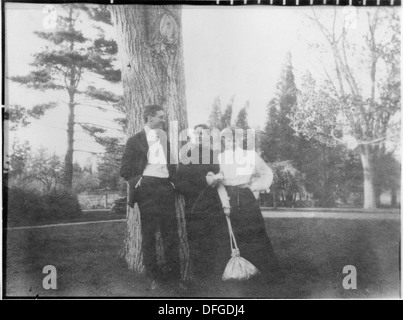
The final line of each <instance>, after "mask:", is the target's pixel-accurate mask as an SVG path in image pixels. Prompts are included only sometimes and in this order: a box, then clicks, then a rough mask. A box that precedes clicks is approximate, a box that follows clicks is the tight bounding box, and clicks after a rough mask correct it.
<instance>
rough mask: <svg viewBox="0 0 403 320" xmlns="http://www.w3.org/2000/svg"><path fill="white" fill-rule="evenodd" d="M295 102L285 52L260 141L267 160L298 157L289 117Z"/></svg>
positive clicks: (291, 74)
mask: <svg viewBox="0 0 403 320" xmlns="http://www.w3.org/2000/svg"><path fill="white" fill-rule="evenodd" d="M296 103H297V88H296V85H295V77H294V72H293V67H292V63H291V54H290V53H287V55H286V61H285V64H284V66H283V69H282V72H281V75H280V78H279V81H278V82H277V85H276V96H275V97H274V98H273V99H272V100H271V101H270V102H269V105H268V120H267V123H266V127H265V133H266V135H265V136H264V138H263V141H262V155H263V157H264V159H266V161H268V162H274V161H286V160H292V161H295V160H296V159H297V158H298V145H299V140H300V138H299V137H298V136H297V135H296V134H295V131H294V129H293V128H292V127H291V125H290V122H291V120H290V119H289V115H290V114H291V110H292V109H293V107H294V106H295V104H296ZM294 165H295V164H294Z"/></svg>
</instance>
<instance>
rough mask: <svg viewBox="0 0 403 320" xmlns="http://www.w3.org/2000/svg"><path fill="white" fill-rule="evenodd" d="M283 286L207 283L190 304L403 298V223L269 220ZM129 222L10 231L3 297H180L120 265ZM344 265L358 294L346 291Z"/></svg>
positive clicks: (275, 283) (354, 291) (269, 230)
mask: <svg viewBox="0 0 403 320" xmlns="http://www.w3.org/2000/svg"><path fill="white" fill-rule="evenodd" d="M265 221H266V227H267V231H268V234H269V236H270V238H271V240H272V244H273V247H274V249H275V251H276V253H277V255H278V259H279V261H280V264H281V268H282V270H283V272H284V275H285V276H284V279H279V280H278V281H274V282H273V283H270V284H268V285H265V286H249V287H240V286H238V285H233V284H228V283H222V282H213V281H211V282H206V283H205V287H204V288H200V289H198V290H194V291H189V292H188V293H187V294H186V296H189V297H260V298H398V297H399V292H400V286H399V283H400V280H399V263H400V262H399V250H400V249H399V242H400V223H399V221H396V220H345V219H316V218H292V219H290V218H288V219H283V218H269V219H266V220H265ZM124 231H125V223H124V222H108V223H100V224H89V225H75V226H63V227H51V228H43V229H24V230H8V231H5V232H7V242H6V243H5V245H6V253H5V254H6V257H5V258H6V270H5V271H4V272H5V277H6V282H5V285H4V290H5V292H4V294H5V296H8V297H13V296H30V297H35V296H37V295H38V296H61V297H67V296H81V297H85V296H109V297H112V296H114V297H175V296H176V297H178V296H180V295H178V294H177V293H173V292H171V291H169V290H168V289H167V288H165V289H164V288H163V289H160V290H155V291H153V292H150V291H149V290H148V289H147V287H148V286H147V283H146V281H145V280H144V279H143V278H142V277H141V276H136V275H134V274H132V273H130V272H129V271H127V270H126V266H125V263H124V262H123V261H122V260H120V259H119V258H118V253H119V250H120V248H121V245H122V239H123V237H124ZM46 265H53V266H55V267H56V269H57V289H56V290H44V289H43V287H42V279H43V278H44V276H45V274H42V269H43V267H44V266H46ZM345 265H354V266H355V267H356V269H357V286H358V288H357V289H356V290H345V289H343V286H342V281H343V278H344V277H345V274H343V273H342V270H343V267H344V266H345Z"/></svg>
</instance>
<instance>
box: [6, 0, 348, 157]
mask: <svg viewBox="0 0 403 320" xmlns="http://www.w3.org/2000/svg"><path fill="white" fill-rule="evenodd" d="M56 9H57V7H56ZM310 10H311V9H310V8H309V7H297V8H295V7H294V8H293V7H272V6H247V7H246V6H245V7H243V6H239V7H228V6H226V7H218V6H200V7H198V6H184V7H183V10H182V24H183V30H182V32H183V43H184V62H185V79H186V102H187V111H188V123H189V126H190V127H192V126H194V125H196V124H198V123H203V122H207V120H208V115H209V113H210V110H211V106H212V104H213V101H214V99H215V98H216V97H217V96H218V97H220V100H221V105H222V107H223V108H224V107H225V106H226V104H227V103H228V101H229V100H230V98H231V97H232V96H235V101H234V110H233V118H235V117H236V115H237V114H238V111H239V110H240V109H241V108H242V107H243V106H244V105H245V103H246V102H247V101H249V109H248V121H249V124H250V126H252V127H260V128H263V127H264V125H265V122H266V121H267V111H266V107H267V104H268V102H269V101H270V99H271V98H273V97H274V94H275V88H276V83H277V81H278V79H279V76H280V72H281V68H282V66H283V64H284V62H285V57H286V54H287V52H290V53H291V55H292V64H293V67H294V74H295V76H296V82H297V86H298V84H299V82H300V79H301V76H302V74H303V73H305V71H306V70H308V69H309V70H310V71H311V73H313V74H315V72H319V66H318V63H317V60H315V59H316V58H315V57H314V55H312V51H311V50H309V49H308V47H307V44H306V39H308V38H312V37H314V38H315V37H316V36H319V35H317V34H315V33H314V30H313V29H312V27H310V26H309V25H308V19H307V18H306V15H307V14H308V13H310ZM316 10H317V11H318V12H321V10H322V11H323V10H327V11H329V10H330V9H329V7H327V8H325V7H320V8H317V9H316ZM342 10H343V8H340V12H341V11H342ZM344 16H345V15H344ZM5 17H6V30H5V31H6V33H5V35H6V74H7V75H8V76H14V75H24V74H27V73H28V71H29V70H30V66H29V63H30V62H32V60H33V57H32V54H33V53H35V52H38V51H39V50H40V49H41V47H43V45H44V44H45V42H44V41H42V40H40V39H38V37H36V36H35V35H34V34H33V31H35V30H37V31H46V30H45V27H46V23H47V22H46V21H48V20H46V18H47V17H49V13H48V12H47V11H46V7H45V5H44V4H10V3H7V4H6V13H5ZM341 19H343V16H341ZM83 24H84V26H85V24H86V21H83ZM107 36H110V37H112V38H113V37H114V30H113V28H111V29H110V30H109V31H108V32H107ZM91 81H93V83H94V84H99V82H98V80H97V79H95V78H94V79H92V80H90V82H91ZM101 85H105V86H106V85H107V84H101ZM107 89H109V90H114V91H115V92H116V93H118V94H121V93H122V87H121V85H117V86H113V87H111V86H109V85H108V87H107ZM65 95H66V93H62V94H61V95H55V94H54V93H51V94H50V93H49V92H46V93H41V92H38V91H34V90H30V89H27V88H25V87H23V86H21V85H19V84H16V83H13V82H9V81H6V105H7V104H20V105H22V106H24V107H27V108H30V107H32V106H33V105H34V104H38V103H41V102H46V101H49V99H50V98H51V99H56V100H63V99H64V100H66V96H65ZM117 116H119V114H117V113H114V112H112V111H108V112H102V111H99V110H97V109H95V108H90V107H87V108H80V109H78V108H77V118H78V119H79V120H81V121H84V122H92V123H97V124H100V125H103V126H107V127H110V128H113V129H111V130H110V131H109V132H110V134H111V135H114V134H119V132H118V131H117V130H118V129H119V128H118V126H117V125H116V124H115V123H114V122H113V118H115V117H117ZM66 123H67V108H66V107H65V106H63V105H60V107H58V108H56V109H53V110H49V111H48V112H47V113H46V115H45V116H43V117H42V118H41V119H40V120H35V121H33V122H32V124H31V125H29V126H28V127H26V128H23V129H20V130H19V131H18V132H16V133H13V134H10V138H9V143H10V142H11V141H12V140H13V139H15V138H18V139H19V140H20V141H21V142H22V141H24V140H29V141H30V143H31V145H32V146H34V148H38V147H40V146H42V147H45V148H47V149H48V151H49V152H50V153H53V152H55V153H56V154H59V155H61V156H63V155H64V153H65V151H66V145H67V134H66V131H65V130H66V127H67V125H66ZM76 128H77V126H76ZM77 129H78V128H77ZM75 148H76V149H80V150H87V151H93V152H102V151H103V149H102V148H101V147H100V146H98V145H97V144H96V143H94V142H93V141H92V139H91V138H90V137H88V136H87V135H85V134H83V133H82V132H80V130H77V132H76V142H75ZM91 157H92V160H91ZM74 160H75V161H77V162H79V163H80V164H85V163H87V162H91V161H92V162H94V161H95V160H96V159H95V158H94V157H93V156H92V155H91V154H90V153H87V152H82V151H80V152H76V153H75V154H74Z"/></svg>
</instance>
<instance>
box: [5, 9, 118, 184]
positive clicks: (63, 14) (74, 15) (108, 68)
mask: <svg viewBox="0 0 403 320" xmlns="http://www.w3.org/2000/svg"><path fill="white" fill-rule="evenodd" d="M58 13H59V15H58V21H57V27H56V29H55V30H53V31H51V32H43V31H40V32H39V31H36V32H34V33H35V35H36V36H38V37H39V38H41V39H43V40H45V41H46V42H47V43H48V45H46V47H44V48H43V50H42V51H40V52H37V53H35V54H34V60H33V62H32V63H31V66H32V67H33V70H32V71H31V72H29V73H28V74H27V75H23V76H13V77H11V80H13V81H15V82H18V83H21V84H23V85H24V86H26V87H28V88H32V89H35V90H41V91H47V90H59V91H64V92H66V94H67V96H68V102H67V103H66V104H67V106H68V108H69V117H68V122H67V124H68V126H67V128H68V129H67V137H68V147H67V153H66V156H65V160H64V164H65V169H64V177H65V179H64V183H65V186H66V187H67V188H71V187H72V179H73V153H74V145H73V144H74V131H75V127H74V126H75V124H78V125H81V124H80V122H79V121H76V120H75V108H76V107H78V106H79V107H84V106H87V105H88V103H86V102H85V101H84V99H81V100H79V99H77V98H78V97H80V98H84V97H85V98H86V99H87V100H86V101H88V100H94V101H96V104H98V105H100V104H101V105H102V104H113V103H118V102H119V101H120V97H118V96H116V95H115V94H114V93H112V92H110V91H108V90H106V89H105V88H100V87H95V86H94V85H92V84H89V82H88V79H90V78H91V77H94V76H95V77H97V78H98V79H102V80H104V81H107V82H109V83H118V82H119V81H120V78H121V75H120V70H118V69H117V68H116V67H115V61H116V54H117V44H116V43H115V41H114V40H111V39H106V38H105V34H104V32H103V31H102V28H100V27H99V26H93V30H95V31H98V35H97V37H96V38H95V39H93V38H90V37H88V36H86V35H85V32H86V30H83V25H81V24H80V21H81V18H82V17H83V16H85V15H87V16H89V17H90V18H93V19H94V21H97V22H103V23H106V24H111V21H110V14H109V12H108V11H107V10H106V8H105V7H103V6H86V5H83V4H64V5H60V6H58ZM87 84H88V85H87ZM56 103H57V104H59V103H60V102H51V103H50V104H49V105H52V106H54V105H55V104H56ZM49 105H48V106H49ZM34 109H35V108H34ZM45 110H46V106H43V107H42V109H37V110H36V114H37V113H38V112H40V111H42V113H43V112H44V111H45ZM19 111H22V110H21V108H20V110H19ZM20 113H21V112H20ZM17 116H20V115H17ZM21 121H22V123H23V124H25V123H26V121H25V122H24V117H22V118H21Z"/></svg>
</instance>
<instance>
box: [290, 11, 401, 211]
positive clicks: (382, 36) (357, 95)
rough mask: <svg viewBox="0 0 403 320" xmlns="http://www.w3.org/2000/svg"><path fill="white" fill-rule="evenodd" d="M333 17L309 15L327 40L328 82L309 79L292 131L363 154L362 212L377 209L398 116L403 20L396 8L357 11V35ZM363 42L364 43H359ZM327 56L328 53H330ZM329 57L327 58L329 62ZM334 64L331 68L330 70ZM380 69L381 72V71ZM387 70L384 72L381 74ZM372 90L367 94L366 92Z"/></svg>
mask: <svg viewBox="0 0 403 320" xmlns="http://www.w3.org/2000/svg"><path fill="white" fill-rule="evenodd" d="M338 12H339V11H338V10H336V9H335V11H334V14H333V16H332V17H331V19H329V17H328V16H325V15H323V16H319V15H318V14H317V13H316V12H315V11H313V14H312V16H310V18H311V20H312V21H313V23H314V25H315V26H316V27H317V29H318V30H319V31H320V33H321V35H322V36H323V39H324V43H317V44H316V45H317V46H318V47H319V48H321V50H322V51H321V53H322V54H321V61H322V64H323V74H324V77H325V79H326V81H321V84H320V85H318V84H317V83H316V81H315V80H314V79H313V78H312V77H310V76H305V79H304V80H303V82H302V83H303V85H302V87H301V92H300V94H299V95H298V104H297V107H296V108H295V109H294V111H293V117H292V120H293V127H294V129H295V130H296V131H297V132H299V133H302V134H304V135H305V136H307V137H308V138H315V139H317V140H320V141H322V142H324V143H327V144H329V145H334V144H335V143H340V142H341V143H344V144H345V145H347V146H348V147H349V148H350V149H351V150H355V151H356V152H358V154H359V155H360V159H361V163H362V167H363V182H364V183H363V184H364V208H367V209H370V208H375V207H376V188H375V170H376V168H375V165H376V161H375V159H376V158H378V157H379V156H380V155H382V153H383V150H384V148H383V146H384V145H385V143H386V142H387V141H386V139H387V134H388V130H389V128H390V127H391V125H392V124H393V123H394V122H395V123H397V125H400V119H399V120H397V119H398V118H397V117H396V116H397V115H398V114H399V112H400V89H397V88H400V76H399V74H400V60H399V59H398V58H397V57H399V56H400V30H399V26H400V20H399V15H398V12H397V11H396V10H395V9H393V8H387V9H386V8H380V9H379V10H375V11H373V10H359V11H358V15H357V18H358V19H359V20H358V21H359V22H360V23H362V24H363V25H364V24H366V27H365V28H364V27H362V28H360V31H361V30H364V31H365V33H364V34H359V32H358V31H357V30H353V29H352V28H350V26H349V25H348V24H347V23H343V24H342V25H338V24H337V22H338V21H342V19H338ZM361 39H364V42H360V40H361ZM326 54H328V55H326ZM325 57H328V59H329V61H328V60H325V59H326V58H325ZM330 61H331V65H332V68H331V69H330V68H327V67H326V66H328V65H329V63H330ZM379 66H382V68H379ZM382 71H383V72H382ZM367 88H369V90H367Z"/></svg>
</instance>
